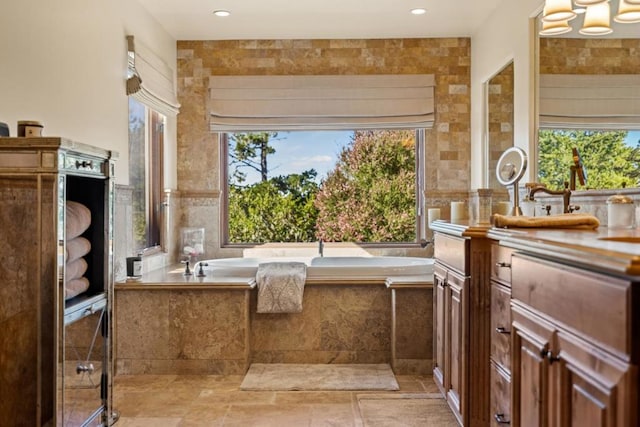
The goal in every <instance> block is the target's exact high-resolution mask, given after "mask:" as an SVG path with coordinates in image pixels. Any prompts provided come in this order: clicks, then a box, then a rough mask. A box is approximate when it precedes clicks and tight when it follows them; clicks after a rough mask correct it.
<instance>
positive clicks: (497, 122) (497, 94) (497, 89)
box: [484, 61, 513, 191]
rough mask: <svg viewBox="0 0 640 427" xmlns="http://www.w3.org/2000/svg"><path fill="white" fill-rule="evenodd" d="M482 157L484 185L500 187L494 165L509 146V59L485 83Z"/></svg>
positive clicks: (510, 72) (510, 109)
mask: <svg viewBox="0 0 640 427" xmlns="http://www.w3.org/2000/svg"><path fill="white" fill-rule="evenodd" d="M484 93H485V102H486V104H485V105H486V112H487V114H486V123H485V147H484V149H485V154H484V155H485V158H486V159H487V162H486V163H485V164H487V165H488V167H487V169H486V178H485V182H486V184H487V188H490V189H492V190H494V191H495V190H499V189H502V186H501V185H500V183H499V182H498V180H497V179H496V174H495V173H494V171H495V170H496V165H497V164H498V159H499V158H500V156H501V155H502V153H503V152H504V151H505V150H507V149H508V148H511V147H513V61H511V62H509V63H508V64H507V65H506V66H505V67H504V68H502V69H501V70H500V71H499V72H498V73H497V74H495V75H494V76H493V77H491V78H490V79H489V80H488V81H487V82H486V83H485V89H484Z"/></svg>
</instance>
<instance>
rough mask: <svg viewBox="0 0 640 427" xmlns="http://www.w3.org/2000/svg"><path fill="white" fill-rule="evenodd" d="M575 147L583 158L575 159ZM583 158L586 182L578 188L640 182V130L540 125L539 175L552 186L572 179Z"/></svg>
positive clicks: (612, 187) (562, 184) (594, 187)
mask: <svg viewBox="0 0 640 427" xmlns="http://www.w3.org/2000/svg"><path fill="white" fill-rule="evenodd" d="M574 149H575V151H576V152H577V153H578V155H579V159H575V160H574V156H573V153H574ZM578 161H580V163H581V166H582V167H583V168H584V170H585V171H586V177H587V179H586V183H585V184H584V186H582V188H581V186H580V182H579V180H578V181H577V182H576V188H577V189H586V188H593V189H599V190H605V189H618V188H624V187H638V186H639V185H640V172H639V170H640V131H635V130H625V129H612V130H592V129H540V131H539V137H538V176H539V180H540V182H541V183H543V184H546V185H547V186H549V188H552V189H558V188H563V187H564V182H565V181H566V182H571V180H572V177H571V175H572V172H571V168H572V166H576V162H578Z"/></svg>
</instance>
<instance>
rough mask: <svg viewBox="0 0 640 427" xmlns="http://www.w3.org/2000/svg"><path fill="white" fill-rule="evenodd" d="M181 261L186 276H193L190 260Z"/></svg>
mask: <svg viewBox="0 0 640 427" xmlns="http://www.w3.org/2000/svg"><path fill="white" fill-rule="evenodd" d="M180 263H182V264H184V265H185V266H184V273H182V274H183V275H184V276H191V270H190V269H189V260H185V261H180Z"/></svg>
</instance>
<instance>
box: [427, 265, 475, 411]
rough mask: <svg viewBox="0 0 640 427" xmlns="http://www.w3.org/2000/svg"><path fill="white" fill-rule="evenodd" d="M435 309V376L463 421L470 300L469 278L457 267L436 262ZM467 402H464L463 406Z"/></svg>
mask: <svg viewBox="0 0 640 427" xmlns="http://www.w3.org/2000/svg"><path fill="white" fill-rule="evenodd" d="M434 290H435V298H434V313H435V316H436V318H435V322H434V324H435V329H436V331H435V337H436V346H435V348H436V358H435V367H434V371H433V375H434V380H435V381H436V384H437V385H438V387H439V388H440V391H441V392H442V393H443V394H444V395H445V398H446V399H447V402H449V406H450V407H451V409H452V410H453V412H454V414H455V415H456V418H458V421H459V422H462V421H461V420H462V417H463V415H462V414H463V411H464V409H466V408H465V406H466V405H467V402H466V398H465V397H463V396H464V391H465V387H466V381H463V378H464V372H465V366H464V365H463V357H462V355H463V353H464V352H465V351H466V350H467V342H466V340H465V339H464V337H465V335H466V334H467V330H466V327H465V324H466V319H467V315H466V313H465V307H466V305H467V304H468V298H469V297H468V292H469V284H468V278H466V277H464V276H462V275H461V274H460V273H459V272H456V271H455V270H450V269H447V268H446V267H443V266H442V265H438V264H436V266H435V269H434ZM463 405H464V406H463Z"/></svg>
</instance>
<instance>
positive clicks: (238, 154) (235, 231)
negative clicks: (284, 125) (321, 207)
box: [228, 132, 318, 243]
mask: <svg viewBox="0 0 640 427" xmlns="http://www.w3.org/2000/svg"><path fill="white" fill-rule="evenodd" d="M276 136H277V133H275V132H260V133H242V134H233V135H232V136H231V137H230V138H229V140H230V141H229V157H230V158H231V162H230V163H231V165H230V166H233V167H234V172H233V174H232V175H231V176H230V177H229V204H228V206H229V211H228V215H229V241H231V242H251V243H266V242H305V241H311V240H314V239H315V223H316V218H317V209H316V208H315V206H314V201H315V195H316V193H317V192H318V184H317V183H316V182H315V178H316V176H317V172H316V171H315V170H313V169H310V170H307V171H304V172H303V173H301V174H290V175H286V176H276V177H273V178H269V176H268V174H269V172H270V171H269V167H268V161H267V160H268V156H269V155H270V154H273V153H275V149H274V148H273V147H272V146H271V145H270V144H269V142H270V141H271V139H272V138H275V137H276ZM247 168H249V169H253V170H255V171H257V172H258V173H260V181H259V182H257V183H253V184H249V185H243V184H244V183H245V182H246V172H245V171H244V170H246V169H247Z"/></svg>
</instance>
